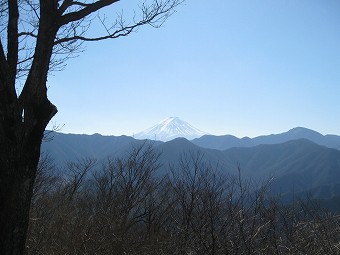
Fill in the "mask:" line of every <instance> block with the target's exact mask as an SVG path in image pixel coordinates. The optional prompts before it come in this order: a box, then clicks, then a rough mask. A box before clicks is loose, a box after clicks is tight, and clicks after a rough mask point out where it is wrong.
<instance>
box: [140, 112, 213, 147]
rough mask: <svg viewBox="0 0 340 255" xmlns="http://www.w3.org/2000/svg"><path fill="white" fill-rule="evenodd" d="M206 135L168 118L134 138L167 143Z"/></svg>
mask: <svg viewBox="0 0 340 255" xmlns="http://www.w3.org/2000/svg"><path fill="white" fill-rule="evenodd" d="M206 134H208V133H206V132H203V131H201V130H199V129H197V128H195V127H193V126H192V125H190V124H189V123H187V122H185V121H183V120H181V119H180V118H178V117H170V118H167V119H165V120H163V121H161V122H160V123H158V124H157V125H155V126H153V127H151V128H148V129H146V130H144V131H142V132H139V133H137V134H135V135H134V138H136V139H149V140H158V141H163V142H167V141H170V140H173V139H175V138H178V137H183V138H186V139H188V140H191V139H194V138H198V137H201V136H202V135H206Z"/></svg>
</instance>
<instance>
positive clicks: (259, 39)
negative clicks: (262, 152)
mask: <svg viewBox="0 0 340 255" xmlns="http://www.w3.org/2000/svg"><path fill="white" fill-rule="evenodd" d="M121 2H123V3H119V4H117V5H116V6H114V7H115V8H113V11H112V13H113V14H114V13H116V12H120V11H121V9H122V8H125V10H126V12H128V10H131V9H133V8H136V2H137V1H127V0H125V1H124V0H123V1H121ZM95 29H98V28H95ZM48 86H49V96H50V98H51V100H52V102H53V103H55V104H56V106H57V107H58V110H59V112H58V114H57V116H56V117H54V119H53V120H52V121H53V122H54V123H56V124H58V125H64V126H63V128H62V129H61V132H64V133H80V134H83V133H85V134H93V133H100V134H103V135H122V134H125V135H132V134H133V133H137V132H139V131H141V130H144V129H146V128H148V127H150V126H153V125H154V124H156V123H158V122H160V121H161V120H163V119H166V118H167V117H170V116H178V117H180V118H181V119H183V120H185V121H187V122H189V123H190V124H192V125H193V126H195V127H197V128H199V129H201V130H203V131H206V132H209V133H211V134H216V135H222V134H232V135H236V136H238V137H243V136H250V137H254V136H257V135H262V134H270V133H280V132H284V131H287V130H289V129H291V128H293V127H297V126H302V127H307V128H311V129H314V130H316V131H318V132H320V133H322V134H337V135H340V1H339V0H326V1H325V0H299V1H297V0H281V1H279V0H278V1H273V0H240V1H239V0H238V1H235V0H210V1H203V0H187V1H186V2H185V4H183V5H181V6H180V7H179V8H178V9H177V13H175V14H174V15H173V16H171V17H170V19H169V20H167V22H166V23H165V24H164V26H163V27H161V28H159V29H154V28H151V27H142V28H141V29H139V30H138V32H137V33H133V34H131V35H130V36H128V37H125V38H120V39H115V40H111V41H105V42H99V43H98V42H97V43H89V44H87V46H86V51H85V52H84V53H82V54H81V55H80V56H79V57H77V58H74V59H71V60H69V61H68V65H67V67H66V69H65V70H63V71H62V72H56V73H54V74H53V76H50V77H49V81H48Z"/></svg>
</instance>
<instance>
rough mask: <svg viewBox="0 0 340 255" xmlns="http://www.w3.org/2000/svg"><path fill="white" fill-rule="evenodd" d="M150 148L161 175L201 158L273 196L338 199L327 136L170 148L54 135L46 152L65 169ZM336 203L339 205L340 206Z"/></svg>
mask: <svg viewBox="0 0 340 255" xmlns="http://www.w3.org/2000/svg"><path fill="white" fill-rule="evenodd" d="M145 142H147V143H150V144H152V145H153V146H154V148H155V150H157V151H159V152H161V158H160V163H162V168H161V169H160V171H161V172H166V171H168V169H169V168H168V166H169V165H173V166H174V167H175V168H176V167H177V166H176V164H177V163H178V162H179V159H180V158H181V157H182V156H183V155H185V154H186V155H195V154H197V153H201V154H203V155H204V160H205V161H206V162H209V163H210V164H211V165H212V166H217V165H218V166H219V169H220V170H221V171H223V172H226V173H229V174H237V168H238V166H239V167H240V169H241V174H242V176H243V177H245V178H252V179H254V180H257V181H262V180H264V179H267V178H272V179H273V184H272V192H273V193H282V194H283V195H284V196H291V195H292V194H293V193H294V194H296V195H298V194H311V196H312V197H313V198H318V199H326V201H329V199H332V198H333V199H334V198H337V197H338V196H340V137H339V136H336V135H326V136H323V135H321V134H319V133H318V132H315V131H313V130H309V129H306V128H294V129H291V130H289V131H288V132H285V133H282V134H276V135H268V136H260V137H256V138H252V139H251V138H241V139H240V138H236V137H235V136H231V135H226V136H212V135H204V136H203V137H201V138H198V139H194V140H192V141H188V140H187V139H184V138H176V139H174V140H171V141H168V142H161V141H150V140H139V139H134V138H132V137H128V136H119V137H116V136H102V135H99V134H94V135H74V134H62V133H54V135H53V139H52V140H51V141H46V142H44V143H43V145H42V150H43V152H45V153H49V154H50V155H51V157H52V158H54V159H55V163H56V164H57V165H59V166H61V167H63V166H65V162H67V161H75V160H77V159H81V158H84V157H91V158H96V159H98V160H99V161H101V160H105V159H106V158H107V157H124V156H125V155H127V153H128V151H129V150H131V147H137V146H141V145H142V144H143V143H145ZM336 201H337V200H336Z"/></svg>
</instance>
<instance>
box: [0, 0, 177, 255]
mask: <svg viewBox="0 0 340 255" xmlns="http://www.w3.org/2000/svg"><path fill="white" fill-rule="evenodd" d="M116 2H118V0H97V1H74V0H23V1H18V0H8V1H5V0H0V14H1V15H0V251H1V254H5V255H7V254H8V255H9V254H11V255H16V254H23V253H24V250H25V240H26V233H27V227H28V221H29V218H28V215H29V208H30V202H31V198H32V190H33V184H34V180H35V176H36V170H37V165H38V161H39V157H40V147H41V143H42V139H43V136H44V131H45V128H46V126H47V125H48V123H49V122H50V120H51V119H52V117H53V116H54V115H55V114H56V113H57V108H56V107H55V106H54V105H53V104H52V103H51V102H50V101H49V99H48V96H47V87H46V82H47V77H48V73H49V69H50V67H51V63H52V62H53V56H55V54H58V53H60V52H62V53H65V52H66V53H68V54H71V53H72V52H73V51H74V50H76V49H77V45H80V44H81V43H79V41H80V42H83V41H98V40H104V39H114V38H117V37H120V36H126V35H128V34H129V33H131V32H132V31H134V29H135V28H137V27H139V26H142V25H145V24H150V25H152V26H159V25H161V24H162V23H163V22H164V21H165V19H166V18H167V17H168V16H169V15H170V14H171V13H172V12H173V9H174V7H176V6H177V5H178V4H180V2H181V0H153V1H151V2H152V4H150V5H148V4H143V5H141V11H142V15H141V19H140V20H139V21H138V20H136V19H134V20H133V22H132V24H128V25H127V23H125V21H124V20H123V19H122V17H118V18H117V19H116V21H115V25H114V26H111V28H110V29H107V27H105V29H106V34H105V35H103V36H101V37H97V38H87V37H85V32H86V29H85V30H84V27H86V26H82V25H81V24H82V22H86V21H85V17H87V16H89V15H90V14H92V13H96V12H97V11H98V10H100V9H102V8H104V7H106V6H109V5H112V4H114V3H116ZM28 10H29V11H28ZM20 11H23V12H25V13H24V15H22V16H23V18H22V17H21V19H20V16H19V14H20ZM4 17H7V21H6V24H7V26H6V24H4ZM32 17H33V19H32ZM25 18H26V19H27V20H25ZM20 22H21V23H20ZM20 24H23V25H22V26H20ZM27 24H30V25H31V27H30V28H31V29H30V30H25V28H26V27H27V26H28V25H27ZM78 28H79V29H78ZM111 29H112V31H111ZM60 30H61V32H60ZM4 31H5V32H4ZM6 32H7V33H6ZM6 39H7V40H6ZM4 40H6V41H4ZM25 40H27V43H26V41H25ZM32 41H33V42H34V43H33V44H34V46H33V47H32V46H30V44H31V43H32ZM3 42H5V44H3ZM77 42H78V44H77ZM6 46H7V49H6ZM58 46H59V48H58ZM25 47H27V48H25ZM56 48H57V50H56ZM22 52H24V53H22ZM56 52H57V53H56ZM25 54H26V55H25ZM22 55H23V56H24V57H23V58H20V57H22ZM66 55H67V54H66ZM67 56H69V55H67ZM64 60H65V59H64ZM19 73H20V75H19ZM22 73H24V74H22ZM19 76H20V77H21V78H22V77H24V80H25V82H24V85H23V87H22V91H21V92H20V93H19V94H17V90H16V89H17V85H18V84H17V83H18V77H19Z"/></svg>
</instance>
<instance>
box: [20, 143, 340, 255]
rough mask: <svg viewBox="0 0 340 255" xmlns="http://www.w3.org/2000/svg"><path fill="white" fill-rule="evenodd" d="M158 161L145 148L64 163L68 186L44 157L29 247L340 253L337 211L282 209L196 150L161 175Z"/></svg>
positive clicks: (298, 205) (302, 205)
mask: <svg viewBox="0 0 340 255" xmlns="http://www.w3.org/2000/svg"><path fill="white" fill-rule="evenodd" d="M158 158H159V154H158V153H157V152H156V151H155V150H154V149H153V148H152V146H148V145H146V144H144V145H143V146H142V147H138V148H134V149H132V150H131V151H130V153H129V154H127V156H126V157H123V158H122V159H108V160H107V161H106V162H105V163H103V164H102V166H101V167H100V168H99V169H98V165H97V168H94V167H93V166H94V165H93V164H94V162H93V161H92V160H85V161H81V162H78V163H76V164H70V165H69V169H70V170H71V171H70V176H69V177H68V178H66V180H68V181H67V182H65V176H60V175H59V176H53V175H48V174H47V173H51V167H52V166H53V164H52V163H51V162H50V161H49V160H48V158H43V161H42V162H41V167H42V169H45V170H48V171H46V174H44V175H39V176H40V177H41V179H38V180H40V181H39V182H36V189H35V199H34V200H33V201H34V202H33V203H32V209H31V220H30V228H29V230H30V231H29V236H28V239H27V253H28V254H339V240H340V239H339V237H340V235H339V234H340V229H339V217H338V216H335V215H332V214H330V213H326V212H323V211H322V210H320V209H319V208H318V207H317V206H315V205H314V204H313V203H312V202H311V201H298V202H295V203H294V204H291V205H283V204H281V203H280V200H279V198H272V197H269V196H268V193H267V190H268V187H269V186H270V183H269V182H265V183H262V184H261V185H258V184H256V185H255V184H254V183H253V182H251V181H245V180H242V178H241V171H239V175H238V176H234V177H233V176H230V175H224V174H223V173H221V172H220V171H219V167H218V166H217V167H213V166H211V165H210V164H208V163H206V162H205V161H204V155H203V154H201V153H197V154H192V153H191V154H187V155H183V157H182V158H181V160H180V162H179V163H178V164H177V165H175V166H173V167H172V168H171V171H170V174H169V175H165V176H161V175H159V174H155V173H156V171H157V169H158V168H159V167H160V165H159V163H158ZM52 168H53V167H52ZM52 173H53V171H52ZM91 173H92V174H91ZM85 175H87V176H92V177H91V178H84V176H85Z"/></svg>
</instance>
